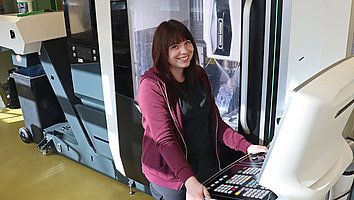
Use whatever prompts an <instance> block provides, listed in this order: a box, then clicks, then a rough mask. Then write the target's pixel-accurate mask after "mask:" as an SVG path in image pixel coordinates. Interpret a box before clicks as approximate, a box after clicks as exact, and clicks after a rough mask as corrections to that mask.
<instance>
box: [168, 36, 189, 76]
mask: <svg viewBox="0 0 354 200" xmlns="http://www.w3.org/2000/svg"><path fill="white" fill-rule="evenodd" d="M193 52H194V47H193V44H192V42H191V41H190V40H184V41H182V42H180V43H176V44H172V45H171V46H170V47H169V48H168V62H169V63H170V70H180V69H182V70H183V69H184V68H186V67H188V66H189V63H190V61H191V59H192V57H193Z"/></svg>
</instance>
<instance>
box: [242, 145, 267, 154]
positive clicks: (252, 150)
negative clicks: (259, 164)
mask: <svg viewBox="0 0 354 200" xmlns="http://www.w3.org/2000/svg"><path fill="white" fill-rule="evenodd" d="M267 152H268V148H267V147H265V146H261V145H254V144H252V145H251V146H249V147H248V149H247V153H248V154H257V153H267Z"/></svg>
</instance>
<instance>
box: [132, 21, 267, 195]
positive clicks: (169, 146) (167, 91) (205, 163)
mask: <svg viewBox="0 0 354 200" xmlns="http://www.w3.org/2000/svg"><path fill="white" fill-rule="evenodd" d="M152 58H153V62H154V66H153V67H152V68H151V69H150V70H149V71H147V72H145V74H144V75H143V76H142V77H141V79H140V83H139V92H138V97H137V101H138V103H139V106H140V109H141V112H142V114H143V118H142V124H143V127H144V129H145V133H144V137H143V155H142V158H141V161H142V170H143V173H144V174H145V176H146V178H147V179H148V180H149V181H150V189H151V193H152V195H153V197H154V198H155V199H167V200H174V199H176V200H177V199H178V200H180V199H186V198H187V199H193V200H194V199H198V200H199V199H201V200H202V199H203V200H204V198H210V195H209V193H208V191H207V189H206V188H205V187H204V186H203V185H202V184H201V182H203V181H205V180H206V179H207V178H208V177H210V176H211V175H213V174H214V173H216V172H217V171H218V170H220V160H219V155H218V150H217V149H218V147H217V145H218V144H217V143H218V142H222V143H224V144H226V145H227V146H229V147H231V148H233V149H235V150H239V151H243V152H244V153H259V152H267V151H268V150H267V148H266V147H264V146H259V145H252V144H250V143H249V142H248V141H246V139H245V138H244V137H243V136H242V135H240V134H239V133H237V132H236V131H234V130H233V129H232V128H231V127H229V126H228V125H227V124H226V123H225V122H224V121H222V119H221V117H220V114H219V111H218V109H217V106H216V104H215V101H214V97H213V96H212V91H211V86H210V82H209V79H208V76H207V74H206V73H205V71H204V70H203V68H201V67H200V66H198V65H197V62H199V60H198V52H197V47H196V44H195V41H194V39H193V36H192V34H191V33H190V32H189V30H188V29H187V27H185V26H184V25H183V24H182V23H180V22H178V21H176V20H170V21H168V22H166V21H165V22H162V23H161V24H160V25H159V26H158V28H157V29H156V31H155V34H154V38H153V44H152Z"/></svg>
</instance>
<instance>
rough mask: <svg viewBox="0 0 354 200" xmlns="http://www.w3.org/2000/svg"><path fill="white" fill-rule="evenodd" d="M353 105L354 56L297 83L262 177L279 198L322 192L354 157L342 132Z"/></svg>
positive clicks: (312, 196)
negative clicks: (299, 83)
mask: <svg viewBox="0 0 354 200" xmlns="http://www.w3.org/2000/svg"><path fill="white" fill-rule="evenodd" d="M309 67H310V66H309ZM353 108H354V57H350V58H347V59H343V60H341V61H338V62H337V63H335V64H333V65H331V66H329V67H328V68H326V69H324V70H322V71H321V72H319V73H318V74H316V75H315V76H313V77H311V78H310V79H308V80H307V81H305V82H304V83H302V84H301V85H299V86H298V87H297V88H295V89H294V90H293V92H292V94H291V97H290V100H289V102H288V104H287V107H286V109H285V112H284V116H283V118H282V119H281V124H280V128H279V131H278V132H276V134H275V136H274V139H273V141H272V143H271V147H270V149H269V152H268V156H267V158H266V160H265V162H264V164H263V167H262V171H261V173H260V175H259V177H258V180H259V183H260V184H261V185H263V186H265V187H267V188H269V189H271V190H272V191H274V192H275V193H276V194H277V195H278V196H279V197H280V199H292V200H293V199H294V200H300V199H302V200H309V199H311V200H316V199H318V200H319V199H321V198H322V197H324V196H325V195H326V193H327V192H328V191H329V190H330V189H331V187H332V186H333V185H334V184H335V183H336V182H337V180H338V179H339V178H340V176H341V175H342V174H343V172H344V171H345V170H346V168H347V167H348V166H349V165H350V164H351V163H352V161H353V155H352V151H351V149H350V148H349V146H348V144H347V142H346V141H345V139H344V138H343V136H342V132H343V129H344V127H345V125H346V123H347V121H348V119H349V116H350V115H351V113H352V112H353Z"/></svg>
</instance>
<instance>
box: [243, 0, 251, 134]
mask: <svg viewBox="0 0 354 200" xmlns="http://www.w3.org/2000/svg"><path fill="white" fill-rule="evenodd" d="M252 2H253V0H246V2H245V6H244V8H243V21H242V23H243V30H242V61H241V69H242V70H241V71H242V72H241V107H240V122H241V128H242V129H243V131H244V132H245V133H247V134H250V130H249V128H248V125H247V94H248V58H249V41H250V34H249V33H250V22H251V20H250V14H251V8H252Z"/></svg>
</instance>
